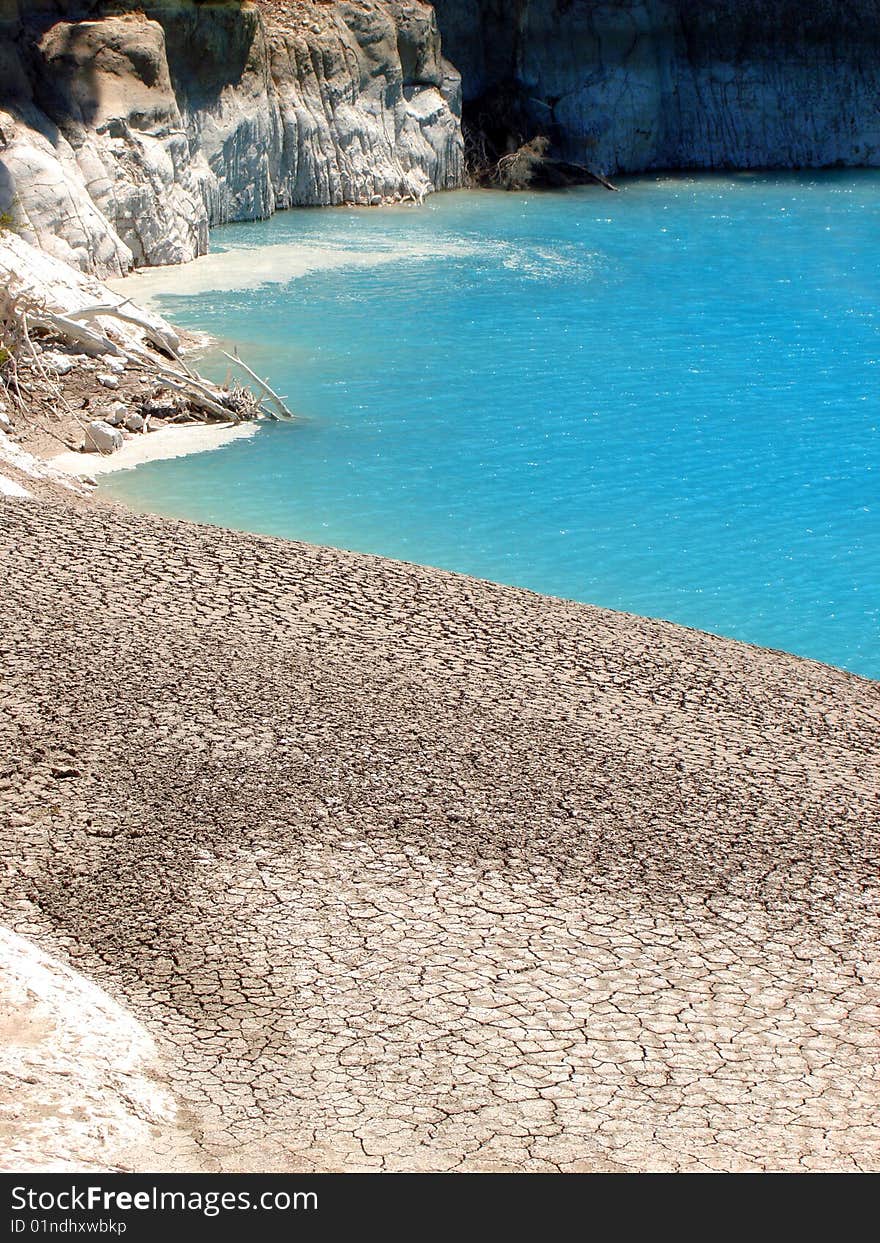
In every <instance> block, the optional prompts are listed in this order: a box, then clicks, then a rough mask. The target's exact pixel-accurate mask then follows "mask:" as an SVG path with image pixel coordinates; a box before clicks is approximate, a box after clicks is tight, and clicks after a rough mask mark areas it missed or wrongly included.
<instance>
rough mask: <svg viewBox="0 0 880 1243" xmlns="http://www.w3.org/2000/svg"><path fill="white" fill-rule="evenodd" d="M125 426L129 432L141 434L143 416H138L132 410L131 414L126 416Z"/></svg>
mask: <svg viewBox="0 0 880 1243" xmlns="http://www.w3.org/2000/svg"><path fill="white" fill-rule="evenodd" d="M125 426H126V427H127V428H128V430H129V431H130V432H142V431H143V430H144V416H143V415H142V414H138V413H137V411H136V410H132V412H131V414H129V415H126V418H125Z"/></svg>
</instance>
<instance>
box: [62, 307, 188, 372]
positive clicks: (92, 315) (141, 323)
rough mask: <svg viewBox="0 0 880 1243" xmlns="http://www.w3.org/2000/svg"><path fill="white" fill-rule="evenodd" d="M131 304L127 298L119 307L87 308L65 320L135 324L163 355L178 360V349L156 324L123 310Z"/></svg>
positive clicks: (71, 312)
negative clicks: (112, 321) (93, 320)
mask: <svg viewBox="0 0 880 1243" xmlns="http://www.w3.org/2000/svg"><path fill="white" fill-rule="evenodd" d="M130 302H131V299H130V298H126V299H125V301H124V302H120V303H119V304H118V305H109V304H108V305H107V306H87V307H83V308H82V309H81V310H79V311H68V312H67V314H66V316H65V319H67V320H73V321H78V320H81V319H86V320H92V319H106V318H109V319H119V320H122V322H123V323H126V324H134V326H135V327H136V328H140V330H141V331H142V332H143V334H144V337H145V338H146V340H148V341H150V342H151V343H152V344H153V345H155V346H156V348H157V349H160V350H162V352H163V353H165V354H169V355H170V356H171V357H172V358H175V359H176V358H177V357H178V355H177V349H176V347H175V345H174V342H173V341H172V340H171V338H170V337H169V336H168V334H167V333H165V332H162V330H161V329H160V328H158V327H157V326H156V325H155V324H151V323H149V321H148V320H146V319H144V318H143V316H141V315H136V314H133V313H132V312H131V311H123V310H122V309H121V308H122V307H124V306H126V305H127V304H128V303H130Z"/></svg>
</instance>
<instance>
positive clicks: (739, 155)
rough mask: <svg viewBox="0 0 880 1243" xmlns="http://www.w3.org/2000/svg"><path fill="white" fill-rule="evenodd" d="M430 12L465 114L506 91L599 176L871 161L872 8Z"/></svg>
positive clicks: (783, 3) (695, 0)
mask: <svg viewBox="0 0 880 1243" xmlns="http://www.w3.org/2000/svg"><path fill="white" fill-rule="evenodd" d="M435 9H436V11H437V17H438V20H439V23H440V29H441V31H442V33H443V44H444V48H445V50H446V53H447V55H448V56H449V57H450V58H451V59H452V61H453V62H454V63H455V65H456V66H457V67H458V68H459V69H460V71H461V73H462V79H463V83H464V88H465V98H466V101H471V102H472V103H473V104H475V105H476V102H477V101H478V100H480V99H481V98H486V97H487V96H491V95H492V94H493V93H495V92H499V91H500V92H503V93H504V95H505V99H506V102H507V104H508V107H509V106H510V105H511V103H512V102H513V103H514V104H515V105H516V107H517V108H518V109H519V108H521V109H523V110H524V111H525V113H526V126H527V127H528V128H530V129H531V130H532V131H533V132H540V133H544V134H548V135H549V136H551V137H552V138H554V139H555V141H556V144H557V148H558V150H559V152H560V154H561V155H563V156H564V157H565V158H567V159H569V160H575V161H580V162H583V163H584V164H587V165H589V167H590V168H591V169H593V170H594V171H596V172H601V173H605V174H609V173H614V172H618V171H629V172H635V171H643V170H647V169H652V168H658V169H660V168H706V169H719V168H738V169H748V168H760V167H776V168H803V167H820V166H827V165H877V164H878V163H880V108H878V104H877V101H878V98H880V0H847V2H846V3H843V0H604V2H602V3H598V2H597V0H435ZM466 107H467V103H466ZM521 137H522V138H528V137H530V134H528V133H525V134H522V135H521Z"/></svg>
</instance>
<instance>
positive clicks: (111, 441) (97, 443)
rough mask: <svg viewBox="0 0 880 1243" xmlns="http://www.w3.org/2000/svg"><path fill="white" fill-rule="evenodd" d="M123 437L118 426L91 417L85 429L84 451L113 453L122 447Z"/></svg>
mask: <svg viewBox="0 0 880 1243" xmlns="http://www.w3.org/2000/svg"><path fill="white" fill-rule="evenodd" d="M124 439H125V437H124V436H123V434H122V432H121V431H120V430H119V428H118V427H111V426H110V424H109V423H105V422H103V420H101V419H93V420H92V422H91V423H89V425H88V428H87V429H86V438H85V441H84V442H83V452H84V453H115V452H116V450H117V449H121V448H122V442H123V440H124Z"/></svg>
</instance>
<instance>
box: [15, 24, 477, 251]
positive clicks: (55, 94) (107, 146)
mask: <svg viewBox="0 0 880 1243" xmlns="http://www.w3.org/2000/svg"><path fill="white" fill-rule="evenodd" d="M129 9H131V6H128V5H109V4H103V3H88V2H85V3H65V2H61V3H48V2H46V3H37V4H28V5H17V4H16V3H14V2H13V0H3V2H2V5H0V17H2V22H0V82H2V93H0V104H2V107H0V212H4V213H6V214H7V215H8V217H9V218H10V219H11V221H12V223H14V224H15V226H16V227H17V228H19V229H20V231H21V232H22V233H23V235H24V236H25V237H26V238H28V240H31V241H34V242H36V243H38V244H39V245H41V246H43V247H44V248H46V249H48V250H50V251H51V252H52V253H54V254H55V255H57V256H58V257H60V258H63V259H66V260H68V261H70V262H73V263H74V264H75V265H76V266H78V267H80V268H82V269H84V270H87V271H96V272H98V273H102V274H103V273H115V272H122V271H125V270H127V269H128V268H129V267H130V266H131V265H132V263H134V264H150V263H172V262H180V261H184V260H187V259H191V258H193V257H194V256H196V255H198V254H201V253H203V252H204V251H205V249H206V247H207V230H208V228H209V226H210V225H212V224H216V223H220V222H223V221H228V220H238V219H253V218H256V217H261V216H266V215H269V214H271V212H272V211H274V210H275V209H276V208H279V207H289V206H292V205H296V204H316V205H317V204H333V203H341V202H355V203H370V202H372V201H376V200H377V199H392V200H394V199H402V198H407V197H413V198H420V197H421V196H422V195H424V194H426V193H428V192H429V191H431V190H434V189H444V188H449V187H452V186H456V185H458V184H460V183H461V180H462V177H463V160H462V144H461V132H460V126H459V119H458V112H459V96H460V83H459V78H458V75H457V74H456V73H455V71H454V70H453V69H452V68H451V66H449V65H448V64H447V63H446V62H445V61H444V60H443V58H442V56H441V50H440V38H439V34H438V30H437V24H436V19H435V17H434V12H433V10H432V9H431V7H430V6H428V5H425V4H422V3H420V2H419V0H339V2H335V3H330V4H326V3H320V0H292V2H287V3H284V4H271V3H265V4H261V5H259V6H256V5H252V4H242V3H238V2H237V0H234V2H233V0H229V2H226V3H222V2H221V3H215V2H209V3H198V2H196V0H173V2H167V3H166V2H161V0H160V2H159V3H149V2H148V3H145V4H144V5H143V6H140V7H139V8H138V9H137V11H126V10H129Z"/></svg>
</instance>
